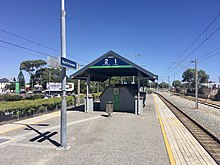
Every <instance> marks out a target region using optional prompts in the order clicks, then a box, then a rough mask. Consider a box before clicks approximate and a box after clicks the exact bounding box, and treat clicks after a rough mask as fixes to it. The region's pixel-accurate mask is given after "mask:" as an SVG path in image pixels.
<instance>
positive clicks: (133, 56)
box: [125, 54, 141, 84]
mask: <svg viewBox="0 0 220 165" xmlns="http://www.w3.org/2000/svg"><path fill="white" fill-rule="evenodd" d="M140 55H141V54H135V55H125V56H128V57H131V58H132V62H133V63H134V58H135V57H138V56H140ZM132 84H134V76H133V80H132Z"/></svg>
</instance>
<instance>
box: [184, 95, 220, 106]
mask: <svg viewBox="0 0 220 165" xmlns="http://www.w3.org/2000/svg"><path fill="white" fill-rule="evenodd" d="M183 98H185V99H187V100H191V101H195V97H192V96H183ZM198 102H199V103H200V104H204V105H208V106H210V107H213V108H217V109H220V102H219V101H211V100H209V99H203V98H198Z"/></svg>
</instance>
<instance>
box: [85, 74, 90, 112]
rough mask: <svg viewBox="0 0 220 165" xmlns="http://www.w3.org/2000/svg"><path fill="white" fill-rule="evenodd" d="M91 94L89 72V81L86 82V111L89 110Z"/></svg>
mask: <svg viewBox="0 0 220 165" xmlns="http://www.w3.org/2000/svg"><path fill="white" fill-rule="evenodd" d="M89 94H90V74H88V77H87V82H86V104H85V106H86V107H85V112H88V108H89V105H88V104H89Z"/></svg>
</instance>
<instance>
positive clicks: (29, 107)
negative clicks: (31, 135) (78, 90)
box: [0, 96, 73, 118]
mask: <svg viewBox="0 0 220 165" xmlns="http://www.w3.org/2000/svg"><path fill="white" fill-rule="evenodd" d="M72 104H73V97H72V96H69V97H67V106H70V105H72ZM60 107H61V98H50V99H36V100H20V101H11V102H6V101H4V102H0V111H1V112H9V113H10V114H13V115H14V116H16V117H17V118H20V117H24V116H32V115H33V114H36V113H42V112H47V111H53V110H55V109H57V108H60Z"/></svg>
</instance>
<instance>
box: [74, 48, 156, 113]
mask: <svg viewBox="0 0 220 165" xmlns="http://www.w3.org/2000/svg"><path fill="white" fill-rule="evenodd" d="M113 76H136V77H137V80H138V83H137V89H138V90H137V93H136V96H135V98H136V103H135V107H134V108H133V109H135V112H134V113H135V114H141V113H142V110H141V109H143V108H142V107H141V106H142V105H141V101H140V100H141V94H140V80H142V79H148V80H151V81H155V80H157V78H158V76H157V75H155V74H153V73H151V72H149V71H147V70H146V69H144V68H142V67H141V66H139V65H137V64H135V63H133V62H131V61H130V60H128V59H126V58H124V57H122V56H121V55H119V54H117V53H115V52H113V51H109V52H107V53H105V54H104V55H102V56H101V57H99V58H97V59H96V60H94V61H93V62H91V63H89V64H88V65H86V66H85V67H83V68H82V69H80V70H78V71H77V72H75V73H74V74H73V75H72V78H73V79H80V80H86V81H87V92H86V102H85V112H91V111H93V98H92V95H91V94H90V81H98V82H103V81H106V80H108V79H110V78H111V77H113ZM117 88H120V86H119V87H117ZM113 90H114V92H112V93H113V95H114V97H113V98H114V99H113V100H112V101H113V102H114V103H115V105H117V100H118V99H117V98H119V96H118V97H117V95H119V94H120V92H119V91H120V89H115V88H114V89H113ZM128 91H130V89H128ZM130 93H131V94H132V93H133V92H130ZM109 98H111V97H109ZM123 98H124V97H123ZM134 100H135V99H134ZM105 101H106V100H105ZM105 101H103V102H105ZM101 102H102V100H101ZM101 104H103V103H101ZM116 107H119V106H116Z"/></svg>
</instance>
